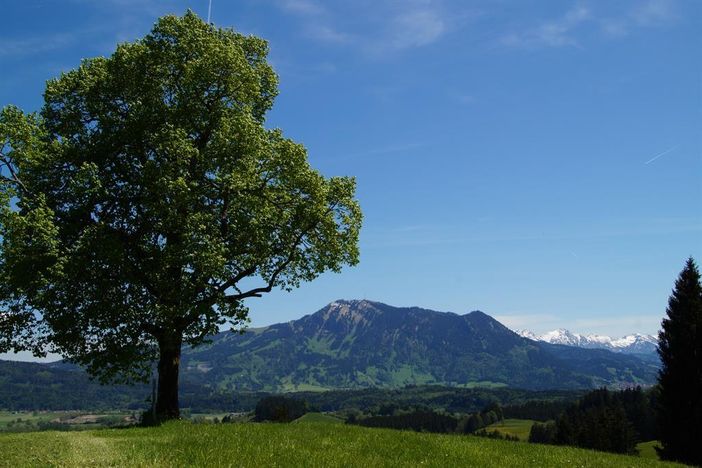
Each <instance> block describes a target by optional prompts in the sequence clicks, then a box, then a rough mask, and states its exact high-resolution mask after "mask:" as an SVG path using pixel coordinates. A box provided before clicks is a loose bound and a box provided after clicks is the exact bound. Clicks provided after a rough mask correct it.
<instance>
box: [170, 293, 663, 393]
mask: <svg viewBox="0 0 702 468" xmlns="http://www.w3.org/2000/svg"><path fill="white" fill-rule="evenodd" d="M182 365H183V374H182V375H183V378H184V379H185V381H188V382H191V383H193V384H195V383H198V382H199V383H205V384H207V385H211V386H213V387H214V388H218V389H222V390H237V389H247V390H266V391H292V390H308V389H309V390H315V389H316V390H322V389H329V388H363V387H371V386H379V387H401V386H405V385H409V384H417V385H421V384H441V385H452V386H480V385H482V386H510V387H519V388H525V389H572V388H586V387H596V386H601V385H632V384H644V385H645V384H651V383H653V382H654V381H655V378H656V372H657V366H656V363H652V362H650V361H646V360H642V359H639V358H638V357H635V356H631V355H625V354H622V353H612V352H610V351H607V350H602V349H584V348H577V347H572V346H563V345H560V344H551V343H545V342H540V341H532V340H530V339H525V338H523V337H521V336H519V335H518V334H516V333H514V332H513V331H511V330H509V329H508V328H507V327H505V326H504V325H502V324H501V323H499V322H498V321H497V320H495V319H493V318H492V317H490V316H488V315H486V314H484V313H483V312H479V311H476V312H471V313H468V314H465V315H458V314H455V313H450V312H437V311H432V310H427V309H421V308H418V307H393V306H389V305H386V304H382V303H379V302H372V301H367V300H350V301H344V300H340V301H336V302H333V303H331V304H329V305H327V306H326V307H324V308H322V309H321V310H319V311H317V312H315V313H314V314H311V315H307V316H305V317H302V318H301V319H299V320H294V321H291V322H288V323H281V324H276V325H271V326H269V327H265V328H258V329H251V330H249V331H248V332H246V333H244V334H243V335H239V334H234V333H221V334H219V335H217V336H215V337H214V338H213V339H212V342H211V344H209V345H207V346H203V347H198V348H195V349H192V350H188V351H187V352H185V353H184V355H183V361H182Z"/></svg>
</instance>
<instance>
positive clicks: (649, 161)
mask: <svg viewBox="0 0 702 468" xmlns="http://www.w3.org/2000/svg"><path fill="white" fill-rule="evenodd" d="M679 146H680V145H675V146H673V147H672V148H668V149H667V150H665V151H663V152H662V153H660V154H657V155H655V156H654V157H652V158H651V159H649V160H648V161H646V162H645V163H644V165H649V164H651V163H652V162H653V161H655V160H656V159H658V158H662V157H663V156H665V155H666V154H668V153H672V152H673V151H675V150H676V149H678V147H679Z"/></svg>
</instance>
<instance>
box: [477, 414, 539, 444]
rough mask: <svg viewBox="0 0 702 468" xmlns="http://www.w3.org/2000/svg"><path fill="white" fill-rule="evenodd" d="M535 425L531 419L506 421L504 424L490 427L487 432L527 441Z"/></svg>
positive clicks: (499, 423)
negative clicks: (495, 432)
mask: <svg viewBox="0 0 702 468" xmlns="http://www.w3.org/2000/svg"><path fill="white" fill-rule="evenodd" d="M533 424H534V421H532V420H531V419H505V420H504V421H502V422H498V423H495V424H491V425H489V426H488V427H487V430H488V431H497V432H499V433H501V434H508V435H511V436H517V437H519V440H523V441H527V440H529V431H531V426H532V425H533Z"/></svg>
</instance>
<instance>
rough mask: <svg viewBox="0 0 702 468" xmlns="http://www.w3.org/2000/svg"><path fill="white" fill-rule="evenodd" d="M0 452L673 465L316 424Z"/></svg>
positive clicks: (114, 461)
mask: <svg viewBox="0 0 702 468" xmlns="http://www.w3.org/2000/svg"><path fill="white" fill-rule="evenodd" d="M0 453H2V454H3V458H2V460H1V461H0V464H5V466H49V465H51V466H56V465H58V466H159V467H165V466H363V467H369V466H373V467H376V466H419V465H421V466H437V467H438V466H441V467H444V466H480V467H505V466H519V467H529V466H533V467H543V466H559V467H560V466H608V467H611V466H626V467H633V466H637V467H647V466H651V467H653V466H675V465H671V464H663V463H661V462H658V461H655V460H649V459H643V458H636V457H629V456H623V455H612V454H606V453H601V452H593V451H589V450H582V449H576V448H570V447H554V446H547V445H535V444H526V443H521V442H507V441H501V440H490V439H485V438H480V437H474V436H458V435H434V434H426V433H415V432H404V431H394V430H385V429H367V428H362V427H357V426H347V425H341V424H329V423H324V422H317V423H315V422H310V423H307V424H294V425H290V424H253V423H243V424H218V425H211V424H190V423H187V422H173V423H169V424H166V425H164V426H162V427H158V428H131V429H106V430H99V431H84V432H33V433H18V434H0Z"/></svg>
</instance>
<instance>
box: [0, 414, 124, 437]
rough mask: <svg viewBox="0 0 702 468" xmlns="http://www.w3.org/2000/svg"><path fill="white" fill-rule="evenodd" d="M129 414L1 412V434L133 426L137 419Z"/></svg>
mask: <svg viewBox="0 0 702 468" xmlns="http://www.w3.org/2000/svg"><path fill="white" fill-rule="evenodd" d="M132 416H133V415H132V414H131V413H129V412H124V411H112V412H98V413H90V412H85V411H83V412H81V411H0V432H4V431H10V432H19V431H36V430H37V429H42V428H44V429H45V428H47V426H48V428H56V427H55V426H57V425H60V427H61V428H63V429H90V428H92V429H95V428H100V427H108V426H116V425H120V426H121V425H127V424H132V423H134V422H136V421H135V419H134V418H133V417H132Z"/></svg>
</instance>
